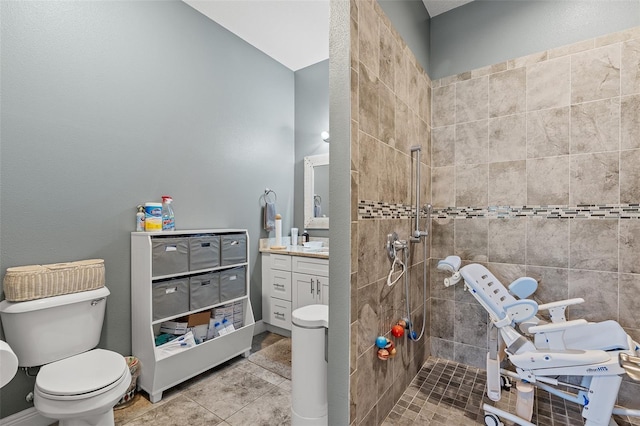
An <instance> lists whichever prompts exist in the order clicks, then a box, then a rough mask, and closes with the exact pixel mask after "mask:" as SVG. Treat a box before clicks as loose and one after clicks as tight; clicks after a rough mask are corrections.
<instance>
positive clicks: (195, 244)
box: [189, 235, 220, 271]
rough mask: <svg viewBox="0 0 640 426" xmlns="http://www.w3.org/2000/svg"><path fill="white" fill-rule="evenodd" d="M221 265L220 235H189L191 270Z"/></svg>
mask: <svg viewBox="0 0 640 426" xmlns="http://www.w3.org/2000/svg"><path fill="white" fill-rule="evenodd" d="M218 266H220V236H218V235H201V236H197V237H189V270H190V271H198V270H200V269H210V268H216V267H218Z"/></svg>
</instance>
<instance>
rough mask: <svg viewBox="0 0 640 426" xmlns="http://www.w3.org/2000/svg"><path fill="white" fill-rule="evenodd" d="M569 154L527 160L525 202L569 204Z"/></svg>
mask: <svg viewBox="0 0 640 426" xmlns="http://www.w3.org/2000/svg"><path fill="white" fill-rule="evenodd" d="M569 164H570V161H569V156H562V157H548V158H536V159H531V160H527V204H528V205H567V204H569V181H570V176H571V174H570V171H569Z"/></svg>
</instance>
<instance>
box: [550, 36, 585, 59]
mask: <svg viewBox="0 0 640 426" xmlns="http://www.w3.org/2000/svg"><path fill="white" fill-rule="evenodd" d="M594 46H595V44H594V41H593V39H590V40H585V41H579V42H577V43H574V44H569V45H566V46H561V47H557V48H555V49H550V50H549V51H548V52H547V53H548V54H549V59H554V58H559V57H561V56H566V55H571V54H573V53H578V52H584V51H585V50H590V49H593V48H594Z"/></svg>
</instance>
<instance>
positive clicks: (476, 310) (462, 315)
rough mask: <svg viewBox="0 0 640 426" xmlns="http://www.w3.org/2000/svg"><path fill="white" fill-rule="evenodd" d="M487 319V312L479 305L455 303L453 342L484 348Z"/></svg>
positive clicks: (485, 344)
mask: <svg viewBox="0 0 640 426" xmlns="http://www.w3.org/2000/svg"><path fill="white" fill-rule="evenodd" d="M474 302H475V301H474ZM487 319H488V316H487V311H486V310H485V309H484V308H483V307H482V305H480V304H479V303H477V302H475V303H456V308H455V327H454V341H455V342H457V343H463V344H465V345H471V346H479V347H482V348H484V347H486V346H487Z"/></svg>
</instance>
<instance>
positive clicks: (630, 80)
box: [620, 38, 640, 95]
mask: <svg viewBox="0 0 640 426" xmlns="http://www.w3.org/2000/svg"><path fill="white" fill-rule="evenodd" d="M621 66H622V68H621V69H620V80H621V89H622V94H623V95H631V94H634V93H640V38H639V39H636V40H630V41H627V42H624V43H622V65H621Z"/></svg>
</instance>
